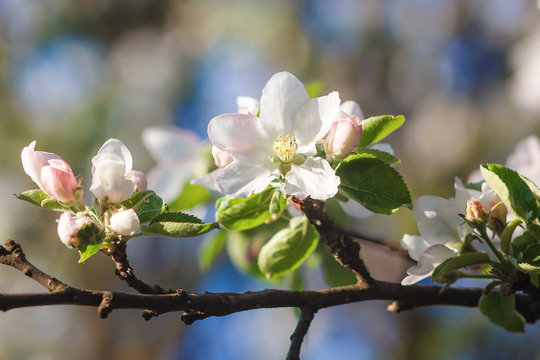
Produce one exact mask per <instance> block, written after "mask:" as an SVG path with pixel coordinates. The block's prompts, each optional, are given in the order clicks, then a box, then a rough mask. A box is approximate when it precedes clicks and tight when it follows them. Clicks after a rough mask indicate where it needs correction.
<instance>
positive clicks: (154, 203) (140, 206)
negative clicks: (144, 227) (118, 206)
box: [122, 190, 165, 223]
mask: <svg viewBox="0 0 540 360" xmlns="http://www.w3.org/2000/svg"><path fill="white" fill-rule="evenodd" d="M122 205H123V206H124V207H126V208H128V209H130V208H131V209H133V210H134V211H135V212H136V213H137V216H138V217H139V221H140V222H141V223H146V222H148V221H150V220H152V218H154V217H155V216H156V215H158V214H160V213H162V212H163V211H165V202H164V201H163V199H162V198H160V197H159V196H157V195H156V193H155V192H153V191H152V190H143V191H137V192H135V193H133V195H131V197H130V198H129V199H127V200H126V201H124V202H123V203H122Z"/></svg>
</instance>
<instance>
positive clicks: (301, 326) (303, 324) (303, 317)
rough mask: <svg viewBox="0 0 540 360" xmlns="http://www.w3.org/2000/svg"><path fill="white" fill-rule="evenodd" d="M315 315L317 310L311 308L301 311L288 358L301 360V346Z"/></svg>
mask: <svg viewBox="0 0 540 360" xmlns="http://www.w3.org/2000/svg"><path fill="white" fill-rule="evenodd" d="M314 316H315V312H314V311H313V310H309V309H302V310H301V313H300V319H299V320H298V324H297V325H296V329H294V332H293V333H292V335H291V346H290V347H289V352H288V353H287V359H286V360H300V348H301V347H302V342H303V341H304V337H305V336H306V334H307V332H308V329H309V325H311V321H312V320H313V317H314Z"/></svg>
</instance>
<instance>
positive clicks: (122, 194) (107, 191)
mask: <svg viewBox="0 0 540 360" xmlns="http://www.w3.org/2000/svg"><path fill="white" fill-rule="evenodd" d="M132 166H133V160H132V158H131V153H130V152H129V150H128V148H127V147H126V146H125V145H124V144H123V143H122V142H121V141H120V140H117V139H109V140H107V141H106V142H105V144H103V146H101V148H100V149H99V151H98V153H97V155H96V156H94V157H93V158H92V186H90V191H92V192H93V193H94V196H95V197H96V198H98V199H99V200H107V201H109V202H113V203H119V202H122V201H124V200H126V199H128V198H129V197H130V196H131V194H132V193H133V191H134V190H135V187H136V186H137V185H140V186H142V184H143V181H142V180H141V175H140V174H139V173H138V172H135V171H134V170H132ZM135 178H137V179H136V182H134V181H133V180H132V179H135Z"/></svg>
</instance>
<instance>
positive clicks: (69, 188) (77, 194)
mask: <svg viewBox="0 0 540 360" xmlns="http://www.w3.org/2000/svg"><path fill="white" fill-rule="evenodd" d="M35 146H36V141H32V142H31V143H30V145H28V146H27V147H25V148H24V149H23V151H22V153H21V160H22V163H23V168H24V171H25V173H26V174H28V176H30V178H31V179H32V180H33V181H34V182H35V183H36V184H37V185H38V186H39V188H40V189H41V190H43V191H44V192H45V193H46V194H47V195H49V196H51V197H53V198H54V199H55V200H58V201H61V202H64V203H72V202H75V201H78V200H79V199H80V198H81V195H82V194H81V192H82V189H81V187H80V185H79V183H78V182H77V179H76V178H75V175H73V171H72V170H71V167H70V166H69V165H68V163H66V162H65V161H64V160H62V158H60V156H58V155H56V154H52V153H48V152H44V151H35V150H34V148H35Z"/></svg>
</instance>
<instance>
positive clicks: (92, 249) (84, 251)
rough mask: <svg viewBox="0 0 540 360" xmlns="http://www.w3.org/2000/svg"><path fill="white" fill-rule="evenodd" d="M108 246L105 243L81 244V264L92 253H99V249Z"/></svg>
mask: <svg viewBox="0 0 540 360" xmlns="http://www.w3.org/2000/svg"><path fill="white" fill-rule="evenodd" d="M104 247H106V246H105V245H104V244H97V245H88V246H79V255H80V256H81V257H80V259H79V264H80V263H83V262H85V261H86V260H88V259H89V258H90V257H91V256H92V255H94V254H95V253H97V252H98V251H99V249H101V248H104Z"/></svg>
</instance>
